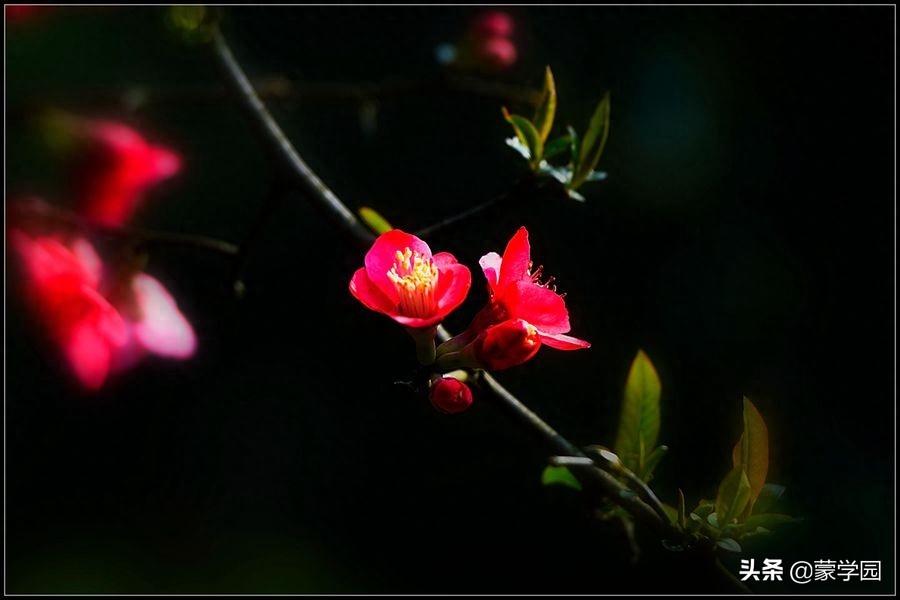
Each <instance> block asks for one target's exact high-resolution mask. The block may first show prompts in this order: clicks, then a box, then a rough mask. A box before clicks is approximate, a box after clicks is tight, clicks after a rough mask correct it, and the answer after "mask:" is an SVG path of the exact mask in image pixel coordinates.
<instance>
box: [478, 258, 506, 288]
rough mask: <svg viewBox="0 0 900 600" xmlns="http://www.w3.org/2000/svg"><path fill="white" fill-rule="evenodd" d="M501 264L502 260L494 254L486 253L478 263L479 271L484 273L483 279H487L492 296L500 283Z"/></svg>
mask: <svg viewBox="0 0 900 600" xmlns="http://www.w3.org/2000/svg"><path fill="white" fill-rule="evenodd" d="M502 262H503V259H502V258H500V255H499V254H497V253H496V252H488V253H487V254H485V255H484V256H482V257H481V259H480V260H479V261H478V264H479V265H481V270H482V271H484V276H485V278H487V283H488V289H489V290H490V291H491V293H492V294H493V293H494V292H496V291H497V287H498V285H499V283H500V265H501V264H502Z"/></svg>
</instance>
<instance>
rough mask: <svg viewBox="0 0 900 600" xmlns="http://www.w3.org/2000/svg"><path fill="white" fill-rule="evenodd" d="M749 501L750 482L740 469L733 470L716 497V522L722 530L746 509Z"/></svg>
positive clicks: (721, 485)
mask: <svg viewBox="0 0 900 600" xmlns="http://www.w3.org/2000/svg"><path fill="white" fill-rule="evenodd" d="M749 500H750V481H748V479H747V474H746V473H744V470H743V469H742V468H741V467H735V468H733V469H732V470H731V471H730V472H729V473H728V475H726V476H725V479H723V480H722V483H721V484H719V494H718V496H716V522H717V525H718V527H719V528H720V529H721V528H724V527H725V526H726V525H728V524H729V523H731V522H732V521H733V520H734V519H735V517H737V516H738V515H739V514H741V512H742V511H743V510H744V508H746V506H747V502H748V501H749Z"/></svg>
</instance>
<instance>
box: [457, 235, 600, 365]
mask: <svg viewBox="0 0 900 600" xmlns="http://www.w3.org/2000/svg"><path fill="white" fill-rule="evenodd" d="M479 263H480V264H481V268H482V270H483V271H484V275H485V277H487V282H488V291H489V292H490V302H489V304H488V306H487V307H485V308H484V309H482V311H481V313H479V314H478V316H476V317H475V321H474V322H473V324H472V326H473V327H475V328H476V330H477V331H481V330H483V329H485V328H486V327H488V326H490V325H493V324H497V323H500V322H502V321H506V320H508V319H522V320H524V321H526V322H528V323H529V324H531V325H532V326H534V327H535V329H536V330H537V334H538V337H539V338H540V340H541V343H543V344H546V345H548V346H550V347H551V348H557V349H559V350H578V349H581V348H589V347H590V344H589V343H588V342H585V341H584V340H579V339H577V338H574V337H571V336H568V335H563V334H565V333H567V332H568V331H569V330H570V329H571V326H570V325H569V311H568V310H566V303H565V301H564V300H563V298H562V296H560V295H559V294H557V293H556V292H555V291H554V288H551V287H549V285H550V283H551V282H552V281H553V279H552V278H551V279H550V280H548V281H547V282H545V283H540V280H539V278H540V271H541V269H538V270H537V271H535V272H533V273H532V271H531V266H532V263H531V246H530V244H529V243H528V231H527V230H526V229H525V228H524V227H520V228H519V230H518V231H517V232H516V234H515V235H514V236H513V237H512V239H511V240H510V241H509V243H508V244H507V245H506V250H505V251H504V252H503V257H500V255H498V254H497V253H496V252H490V253H488V254H485V255H484V256H482V257H481V260H480V261H479Z"/></svg>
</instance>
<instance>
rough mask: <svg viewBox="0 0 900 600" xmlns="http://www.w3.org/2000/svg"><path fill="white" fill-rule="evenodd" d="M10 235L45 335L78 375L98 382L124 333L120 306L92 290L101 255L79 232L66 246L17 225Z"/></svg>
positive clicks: (95, 384) (92, 385)
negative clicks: (23, 266) (19, 257)
mask: <svg viewBox="0 0 900 600" xmlns="http://www.w3.org/2000/svg"><path fill="white" fill-rule="evenodd" d="M10 241H11V243H12V246H13V248H14V249H15V250H16V251H17V252H18V253H19V254H20V255H21V257H22V260H23V262H24V265H25V272H26V275H27V282H26V293H27V298H28V300H29V302H30V303H31V305H32V306H33V308H34V310H35V312H36V313H37V315H38V317H39V318H40V319H41V320H42V321H43V322H44V324H45V325H46V327H47V330H48V333H49V335H50V337H51V338H53V339H54V341H55V342H57V343H58V344H59V345H60V346H62V349H63V352H64V354H65V357H66V359H67V361H68V363H69V366H70V367H71V368H72V370H73V372H74V373H75V376H76V377H77V378H78V380H79V381H80V382H81V383H82V384H84V386H85V387H87V388H89V389H97V388H99V387H100V386H102V385H103V382H104V381H105V380H106V377H107V375H108V374H109V370H110V365H111V363H112V360H113V355H114V354H115V353H116V351H117V350H118V349H119V348H121V347H123V346H124V345H125V343H126V341H127V337H128V335H127V329H126V325H125V321H124V320H123V319H122V317H121V315H120V314H119V312H118V311H117V310H116V309H115V308H113V306H112V305H111V304H110V303H109V302H107V300H106V299H105V298H104V297H103V296H102V295H101V294H100V293H99V292H98V291H97V284H98V283H99V281H100V259H99V258H98V257H97V254H96V253H95V252H94V249H93V247H92V246H91V245H90V243H89V242H87V241H86V240H84V239H81V238H78V239H76V240H75V241H74V242H72V243H71V244H70V245H69V246H65V245H63V244H62V243H60V242H59V241H58V240H56V239H53V238H50V237H40V238H35V239H31V238H30V237H28V236H27V235H26V234H24V233H22V232H20V231H12V232H10Z"/></svg>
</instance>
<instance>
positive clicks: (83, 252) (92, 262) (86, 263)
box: [71, 238, 103, 287]
mask: <svg viewBox="0 0 900 600" xmlns="http://www.w3.org/2000/svg"><path fill="white" fill-rule="evenodd" d="M71 247H72V254H73V255H74V256H75V258H76V260H77V261H78V264H80V265H81V268H82V270H83V271H84V273H85V275H86V276H87V281H88V283H89V284H90V285H92V286H94V287H96V286H98V285H99V284H100V277H101V275H102V274H103V261H101V260H100V256H99V255H98V254H97V251H96V250H94V247H93V246H92V245H91V243H90V242H89V241H87V240H86V239H84V238H78V239H76V240H75V241H73V242H72V246H71Z"/></svg>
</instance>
